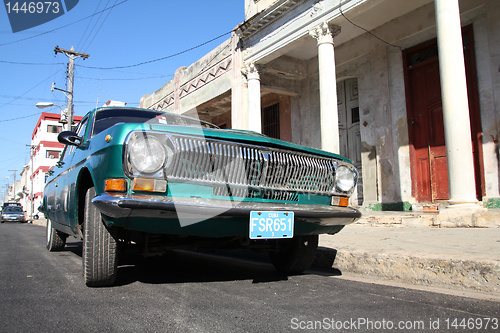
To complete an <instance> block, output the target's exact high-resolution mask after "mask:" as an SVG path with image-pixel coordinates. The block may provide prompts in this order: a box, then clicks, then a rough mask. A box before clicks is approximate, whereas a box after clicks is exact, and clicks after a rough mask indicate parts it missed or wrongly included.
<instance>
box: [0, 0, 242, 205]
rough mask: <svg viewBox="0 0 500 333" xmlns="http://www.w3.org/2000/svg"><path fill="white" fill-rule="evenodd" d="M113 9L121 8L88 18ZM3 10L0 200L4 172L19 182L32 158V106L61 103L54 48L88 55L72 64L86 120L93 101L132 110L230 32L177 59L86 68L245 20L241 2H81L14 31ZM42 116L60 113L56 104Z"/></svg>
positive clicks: (61, 67) (146, 54) (62, 67)
mask: <svg viewBox="0 0 500 333" xmlns="http://www.w3.org/2000/svg"><path fill="white" fill-rule="evenodd" d="M121 2H123V3H121ZM119 3H121V4H119ZM114 4H119V5H117V6H115V7H114V8H113V9H112V10H110V11H105V12H103V13H102V15H101V14H97V15H95V16H93V17H91V18H88V19H85V18H86V17H88V16H91V15H93V14H94V13H96V12H99V11H102V10H103V9H105V8H108V7H111V6H113V5H114ZM2 7H3V8H0V75H1V79H0V186H1V188H0V198H3V194H4V193H5V185H6V184H7V182H9V184H12V182H13V172H10V171H8V170H18V171H17V176H16V177H17V179H19V172H20V170H21V169H22V167H23V165H24V164H26V163H28V161H29V148H28V147H26V145H29V144H30V142H31V134H32V132H33V129H34V126H35V125H36V122H37V120H38V118H39V115H40V113H41V112H42V110H40V109H37V108H36V107H35V104H36V103H37V102H53V103H55V104H59V105H61V106H62V107H63V108H64V107H65V105H66V96H65V95H64V94H63V93H62V92H59V91H56V90H54V92H51V90H50V86H51V84H52V82H55V84H56V87H58V88H61V89H67V88H66V85H67V79H66V66H67V63H68V58H67V57H66V56H65V55H63V54H60V53H59V54H58V55H55V54H54V48H55V46H56V45H58V46H59V47H60V48H63V49H70V48H71V47H72V46H74V48H75V50H76V51H79V52H84V53H88V54H90V57H89V58H88V59H86V60H82V59H77V60H76V61H75V65H76V66H75V87H74V100H75V102H74V105H75V115H78V116H83V115H84V114H85V113H86V112H88V111H89V110H91V109H92V108H94V107H95V106H96V103H97V100H99V103H98V104H99V105H102V104H103V103H104V102H106V101H107V100H110V99H112V100H119V101H123V102H127V103H128V105H129V106H137V105H138V104H139V101H140V98H141V96H143V95H144V94H150V93H152V92H154V91H155V90H157V89H158V88H160V87H161V86H162V85H164V84H165V83H167V82H168V81H169V80H170V79H171V78H172V77H173V74H174V73H175V70H176V69H177V68H179V67H181V66H189V65H191V64H192V63H193V62H195V61H196V60H198V59H199V58H201V57H202V56H203V55H205V54H206V53H208V52H209V51H210V50H212V49H214V48H215V47H216V46H217V45H219V44H221V43H222V42H223V41H224V40H226V39H227V38H229V37H230V34H227V35H225V36H223V37H221V38H219V39H217V40H215V41H213V42H210V43H208V44H206V45H204V46H201V47H199V48H196V49H194V50H192V51H189V52H186V53H183V54H181V55H178V56H174V57H171V58H168V59H165V60H161V61H156V62H152V63H148V64H144V65H141V66H136V67H130V68H122V69H91V68H86V67H83V66H87V67H101V68H109V67H117V66H130V65H135V64H139V63H142V62H147V61H150V60H155V59H159V58H164V57H168V56H170V55H174V54H177V53H179V52H183V51H185V50H188V49H191V48H193V47H196V46H197V45H200V44H203V43H205V42H207V41H210V40H212V39H214V38H216V37H218V36H220V35H222V34H224V33H228V32H230V31H231V30H232V29H233V28H234V27H235V26H236V25H237V24H239V23H241V22H243V20H244V1H243V0H217V1H206V0H191V1H178V0H175V1H174V0H126V1H124V0H107V1H101V0H100V1H88V0H80V1H79V3H78V4H77V5H76V7H74V8H73V9H72V10H71V11H69V12H68V13H66V14H64V15H62V16H60V17H58V18H56V19H54V20H52V21H50V22H47V23H45V24H42V25H39V26H36V27H33V28H31V29H28V30H24V31H20V32H17V33H12V30H11V27H10V24H9V21H8V17H7V12H6V8H5V7H4V6H2ZM80 20H81V21H80ZM78 21H79V22H78ZM52 30H55V31H53V32H49V31H52ZM33 63H34V64H33ZM43 111H45V112H54V113H60V109H59V108H57V107H52V108H49V109H44V110H43ZM17 118H19V119H17ZM6 177H9V179H6Z"/></svg>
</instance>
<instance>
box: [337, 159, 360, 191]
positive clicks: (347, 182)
mask: <svg viewBox="0 0 500 333" xmlns="http://www.w3.org/2000/svg"><path fill="white" fill-rule="evenodd" d="M355 181H356V179H355V176H354V172H353V171H352V170H351V169H350V168H348V167H346V166H345V165H341V166H339V167H338V168H337V170H336V171H335V184H336V186H337V189H339V190H341V191H343V192H349V191H350V190H351V189H352V188H353V187H354V185H355Z"/></svg>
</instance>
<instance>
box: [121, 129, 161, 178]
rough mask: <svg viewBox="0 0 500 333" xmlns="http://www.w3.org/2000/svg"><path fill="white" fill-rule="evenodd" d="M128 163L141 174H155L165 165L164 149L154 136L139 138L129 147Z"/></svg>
mask: <svg viewBox="0 0 500 333" xmlns="http://www.w3.org/2000/svg"><path fill="white" fill-rule="evenodd" d="M128 151H129V161H130V163H131V164H132V167H133V168H134V169H135V170H137V171H139V172H143V173H155V172H156V171H158V170H160V169H161V167H163V164H164V163H165V147H164V146H163V144H162V143H161V142H160V140H158V139H157V138H155V137H154V136H145V137H140V138H138V139H137V140H135V141H134V142H132V143H131V144H130V145H129V147H128Z"/></svg>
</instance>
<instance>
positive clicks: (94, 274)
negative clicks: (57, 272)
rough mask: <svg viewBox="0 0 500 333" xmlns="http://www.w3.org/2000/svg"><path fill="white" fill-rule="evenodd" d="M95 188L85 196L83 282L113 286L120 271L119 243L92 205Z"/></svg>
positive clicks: (100, 285)
mask: <svg viewBox="0 0 500 333" xmlns="http://www.w3.org/2000/svg"><path fill="white" fill-rule="evenodd" d="M94 197H95V188H93V187H91V188H89V189H88V190H87V194H86V196H85V211H84V225H83V229H84V233H83V236H84V237H83V253H82V259H83V280H84V281H85V284H86V285H87V286H89V287H106V286H111V285H113V284H114V283H115V281H116V275H117V271H118V255H117V242H116V239H115V238H114V236H113V234H112V232H111V230H110V229H109V228H108V227H106V225H105V224H104V222H103V220H102V217H101V213H100V212H99V210H97V209H96V208H95V207H94V205H93V204H92V199H93V198H94Z"/></svg>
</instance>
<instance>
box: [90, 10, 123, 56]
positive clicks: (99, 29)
mask: <svg viewBox="0 0 500 333" xmlns="http://www.w3.org/2000/svg"><path fill="white" fill-rule="evenodd" d="M109 1H110V0H108V2H107V3H106V6H107V5H108V3H109ZM117 1H118V0H115V5H116V2H117ZM109 14H111V10H110V11H109V12H108V13H107V14H106V17H105V18H104V20H103V21H102V23H101V25H100V26H99V28H98V29H97V31H96V32H95V34H94V37H92V39H91V40H90V43H88V45H87V47H85V51H86V50H87V49H88V48H89V47H90V45H92V43H93V42H94V39H95V38H96V36H97V34H98V33H99V31H101V28H102V26H103V25H104V23H105V22H106V20H107V19H108V17H109ZM101 16H102V15H101ZM101 16H99V18H98V19H97V21H96V23H95V24H96V25H97V22H99V20H100V19H101ZM92 30H94V28H92ZM91 33H92V32H91ZM89 37H90V34H89ZM85 42H86V41H85ZM84 45H85V43H84Z"/></svg>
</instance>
